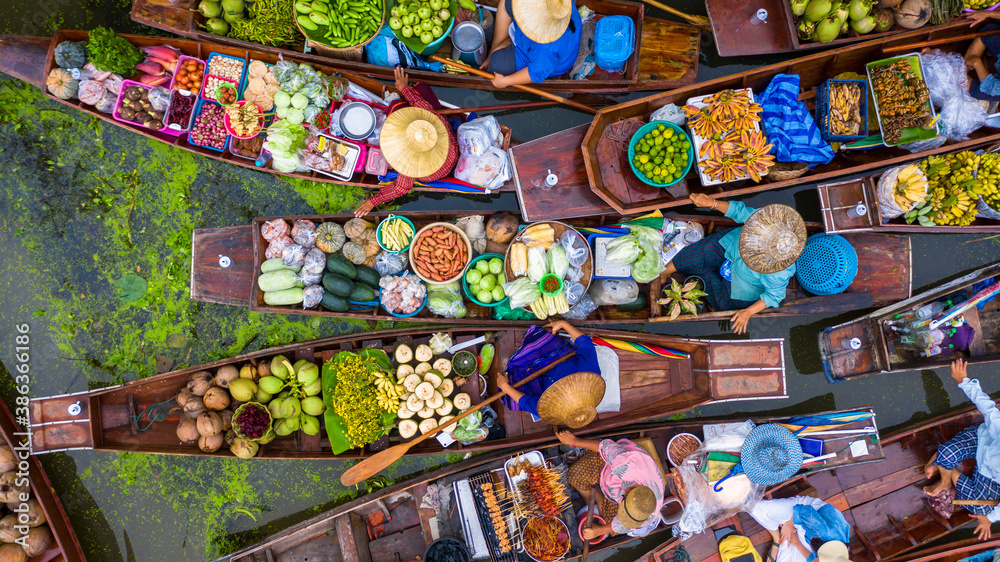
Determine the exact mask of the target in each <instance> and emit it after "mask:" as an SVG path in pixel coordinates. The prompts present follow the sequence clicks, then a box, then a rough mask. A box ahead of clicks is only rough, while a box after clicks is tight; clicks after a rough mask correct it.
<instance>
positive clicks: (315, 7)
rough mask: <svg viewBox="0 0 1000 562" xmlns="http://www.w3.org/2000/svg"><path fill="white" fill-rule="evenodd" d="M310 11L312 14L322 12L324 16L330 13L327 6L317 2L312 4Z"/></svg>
mask: <svg viewBox="0 0 1000 562" xmlns="http://www.w3.org/2000/svg"><path fill="white" fill-rule="evenodd" d="M312 9H313V11H314V12H323V13H324V14H325V13H327V12H329V11H330V7H329V6H327V5H326V4H324V3H322V2H319V1H316V2H313V3H312Z"/></svg>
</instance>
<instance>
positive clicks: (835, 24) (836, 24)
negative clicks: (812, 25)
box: [813, 18, 841, 43]
mask: <svg viewBox="0 0 1000 562" xmlns="http://www.w3.org/2000/svg"><path fill="white" fill-rule="evenodd" d="M840 25H841V22H840V20H837V19H835V18H826V19H825V20H823V21H821V22H819V23H817V24H816V31H815V32H814V33H813V39H815V40H816V41H819V42H820V43H829V42H830V41H833V40H834V39H836V38H837V36H838V35H840Z"/></svg>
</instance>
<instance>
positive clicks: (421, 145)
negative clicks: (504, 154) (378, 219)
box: [354, 67, 458, 217]
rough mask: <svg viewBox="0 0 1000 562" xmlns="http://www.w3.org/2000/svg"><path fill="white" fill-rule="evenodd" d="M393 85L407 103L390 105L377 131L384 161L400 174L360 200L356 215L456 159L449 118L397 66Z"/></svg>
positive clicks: (438, 174) (435, 175)
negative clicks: (436, 110) (380, 127)
mask: <svg viewBox="0 0 1000 562" xmlns="http://www.w3.org/2000/svg"><path fill="white" fill-rule="evenodd" d="M396 89H398V90H399V92H400V93H401V94H402V95H403V97H404V98H406V101H407V102H409V106H407V105H406V104H404V103H400V104H397V105H394V106H393V107H392V108H390V110H389V115H388V117H386V118H385V124H383V125H382V130H381V132H380V133H379V144H380V148H381V150H382V155H383V156H384V157H385V160H386V162H388V163H389V166H391V167H392V169H393V170H396V172H398V174H399V175H398V176H396V179H395V181H393V182H392V183H390V184H389V185H387V186H385V187H383V188H382V189H380V190H379V191H378V193H376V194H375V196H374V197H372V198H371V199H368V200H366V201H365V202H363V203H361V205H359V206H358V208H357V209H355V210H354V216H356V217H363V216H365V215H367V214H368V213H369V212H371V210H372V209H374V208H375V207H377V206H379V205H381V204H382V203H387V202H389V201H392V200H393V199H395V198H397V197H401V196H403V195H406V194H407V193H409V191H410V190H411V189H413V182H414V178H417V180H418V181H421V182H430V181H436V180H439V179H441V178H444V177H445V176H447V175H448V174H450V173H451V170H452V168H454V167H455V163H456V162H458V143H457V142H456V141H455V134H454V133H453V132H452V130H451V127H450V126H449V125H448V121H447V120H446V119H445V118H444V117H442V116H441V115H440V114H438V113H435V112H434V107H433V105H431V103H430V102H429V101H428V100H426V99H424V97H423V96H422V95H421V94H420V92H418V91H417V89H416V88H411V87H410V82H409V79H408V78H407V76H406V72H404V71H403V69H402V68H400V67H396ZM428 91H429V89H428ZM434 101H437V100H434Z"/></svg>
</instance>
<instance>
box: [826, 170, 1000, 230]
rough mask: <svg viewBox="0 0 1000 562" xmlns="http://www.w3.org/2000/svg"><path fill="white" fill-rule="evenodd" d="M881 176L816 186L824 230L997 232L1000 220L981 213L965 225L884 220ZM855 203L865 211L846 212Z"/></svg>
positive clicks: (897, 218) (868, 176)
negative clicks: (927, 224)
mask: <svg viewBox="0 0 1000 562" xmlns="http://www.w3.org/2000/svg"><path fill="white" fill-rule="evenodd" d="M881 177H882V174H881V173H878V174H871V175H867V176H861V177H859V178H854V179H849V180H844V181H839V182H834V183H821V184H819V185H818V186H816V191H817V192H818V193H819V204H820V211H821V212H822V214H823V228H824V230H826V232H827V233H829V234H844V233H854V232H868V231H874V232H912V233H930V234H938V233H940V234H947V233H970V232H1000V220H997V219H993V218H984V217H983V216H982V215H981V214H979V215H977V216H976V219H975V220H974V221H972V224H969V225H966V226H953V225H933V226H921V225H920V224H919V223H914V224H906V218H905V217H896V218H894V219H886V218H884V217H883V216H882V206H881V204H880V203H879V200H878V197H877V195H876V190H875V187H876V186H877V185H878V182H879V179H880V178H881ZM858 203H863V204H864V205H865V208H866V212H865V213H863V214H858V213H857V212H856V211H854V212H851V213H850V214H848V211H850V210H851V209H856V208H857V204H858Z"/></svg>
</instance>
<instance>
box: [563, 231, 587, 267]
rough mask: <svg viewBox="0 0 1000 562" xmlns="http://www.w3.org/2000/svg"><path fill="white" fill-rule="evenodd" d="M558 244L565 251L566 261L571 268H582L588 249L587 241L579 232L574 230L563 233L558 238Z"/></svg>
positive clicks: (585, 261)
mask: <svg viewBox="0 0 1000 562" xmlns="http://www.w3.org/2000/svg"><path fill="white" fill-rule="evenodd" d="M559 244H561V245H562V247H563V249H564V250H566V259H568V260H569V264H570V265H571V266H573V267H583V264H585V263H587V256H588V255H589V254H590V248H588V247H587V241H586V240H584V238H583V236H582V235H580V233H579V232H577V231H575V230H567V231H566V232H563V235H562V236H560V237H559Z"/></svg>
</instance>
